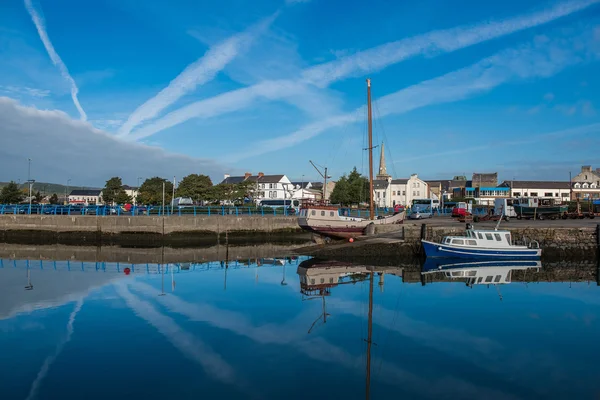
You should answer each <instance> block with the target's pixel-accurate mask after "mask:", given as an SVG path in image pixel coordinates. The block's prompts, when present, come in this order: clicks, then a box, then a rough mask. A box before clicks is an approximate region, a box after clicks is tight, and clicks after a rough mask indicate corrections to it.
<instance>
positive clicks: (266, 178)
mask: <svg viewBox="0 0 600 400" xmlns="http://www.w3.org/2000/svg"><path fill="white" fill-rule="evenodd" d="M245 181H250V182H254V183H255V189H254V201H256V202H259V201H261V200H267V199H269V200H284V199H290V198H292V194H293V192H294V185H293V184H292V182H291V181H290V180H289V179H288V177H287V176H285V175H265V174H263V173H262V172H259V173H258V174H257V175H252V174H251V173H249V172H246V174H244V176H230V175H225V177H224V179H223V181H222V182H221V183H223V184H238V183H241V182H245Z"/></svg>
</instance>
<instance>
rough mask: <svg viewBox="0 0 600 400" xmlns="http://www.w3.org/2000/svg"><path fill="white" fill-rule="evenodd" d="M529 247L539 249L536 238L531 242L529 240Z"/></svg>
mask: <svg viewBox="0 0 600 400" xmlns="http://www.w3.org/2000/svg"><path fill="white" fill-rule="evenodd" d="M527 247H529V248H530V249H539V248H540V244H539V243H538V241H537V240H532V241H531V242H529V246H527Z"/></svg>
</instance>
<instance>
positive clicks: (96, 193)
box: [69, 189, 102, 206]
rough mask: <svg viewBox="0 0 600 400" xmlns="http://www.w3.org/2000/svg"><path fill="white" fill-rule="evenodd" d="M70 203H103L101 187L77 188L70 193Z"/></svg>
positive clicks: (86, 204) (87, 204)
mask: <svg viewBox="0 0 600 400" xmlns="http://www.w3.org/2000/svg"><path fill="white" fill-rule="evenodd" d="M69 204H79V205H85V206H89V205H98V204H102V190H101V189H75V190H72V191H71V193H69Z"/></svg>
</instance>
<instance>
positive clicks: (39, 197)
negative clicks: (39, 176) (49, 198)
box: [33, 190, 44, 204]
mask: <svg viewBox="0 0 600 400" xmlns="http://www.w3.org/2000/svg"><path fill="white" fill-rule="evenodd" d="M33 200H34V201H35V202H36V203H38V204H39V203H40V202H41V201H42V200H44V196H42V194H41V193H40V191H39V190H38V191H37V192H35V194H34V195H33Z"/></svg>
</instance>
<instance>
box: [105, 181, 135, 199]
mask: <svg viewBox="0 0 600 400" xmlns="http://www.w3.org/2000/svg"><path fill="white" fill-rule="evenodd" d="M102 200H104V202H105V203H107V204H125V203H130V202H131V196H129V195H128V194H127V193H126V192H125V189H123V182H122V181H121V178H119V177H118V176H115V177H112V178H110V179H109V180H107V181H106V185H104V189H102Z"/></svg>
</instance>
